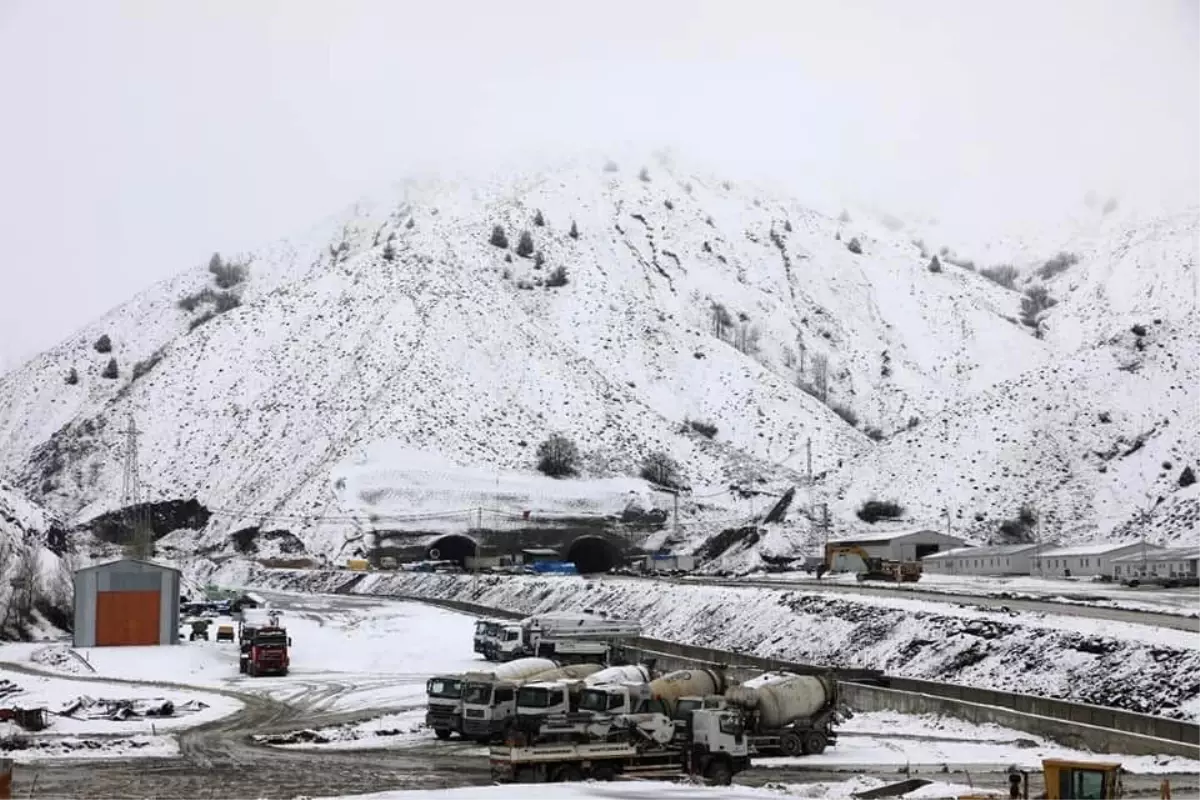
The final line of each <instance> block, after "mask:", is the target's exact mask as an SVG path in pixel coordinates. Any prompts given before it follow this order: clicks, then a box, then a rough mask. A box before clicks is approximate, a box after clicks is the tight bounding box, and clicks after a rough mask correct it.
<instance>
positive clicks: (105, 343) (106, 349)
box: [92, 333, 112, 353]
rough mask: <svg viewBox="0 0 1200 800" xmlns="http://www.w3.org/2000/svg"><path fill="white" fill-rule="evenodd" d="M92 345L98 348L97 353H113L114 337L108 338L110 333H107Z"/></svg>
mask: <svg viewBox="0 0 1200 800" xmlns="http://www.w3.org/2000/svg"><path fill="white" fill-rule="evenodd" d="M92 347H94V348H96V352H97V353H111V352H112V339H110V338H108V334H107V333H106V334H104V335H102V336H101V337H100V338H99V339H97V340H96V343H95V344H94V345H92Z"/></svg>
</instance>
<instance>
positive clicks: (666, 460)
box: [642, 450, 682, 489]
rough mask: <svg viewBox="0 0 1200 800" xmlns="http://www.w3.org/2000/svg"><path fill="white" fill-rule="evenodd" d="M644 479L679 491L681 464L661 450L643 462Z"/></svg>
mask: <svg viewBox="0 0 1200 800" xmlns="http://www.w3.org/2000/svg"><path fill="white" fill-rule="evenodd" d="M642 477H643V478H645V479H646V480H648V481H650V482H651V483H655V484H658V485H659V486H666V487H667V488H668V489H679V488H682V485H681V483H680V480H679V462H677V461H676V460H675V459H673V458H671V457H670V456H669V455H667V454H666V453H664V452H662V451H661V450H656V451H654V452H653V453H650V454H649V455H647V456H646V458H645V459H643V460H642Z"/></svg>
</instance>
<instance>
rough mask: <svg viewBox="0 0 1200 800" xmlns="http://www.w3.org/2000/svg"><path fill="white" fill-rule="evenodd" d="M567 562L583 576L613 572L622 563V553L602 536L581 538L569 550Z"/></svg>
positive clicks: (572, 543)
mask: <svg viewBox="0 0 1200 800" xmlns="http://www.w3.org/2000/svg"><path fill="white" fill-rule="evenodd" d="M567 561H570V562H571V563H573V564H574V565H575V569H577V570H578V571H579V573H580V574H581V575H588V574H594V573H598V572H612V571H613V569H614V568H615V567H616V566H617V565H618V564H619V563H620V562H621V551H620V550H619V549H618V548H617V546H616V545H614V544H613V543H612V542H610V541H608V540H607V539H605V538H603V537H601V536H580V537H579V538H578V539H576V540H575V541H573V542H571V546H570V547H569V548H567Z"/></svg>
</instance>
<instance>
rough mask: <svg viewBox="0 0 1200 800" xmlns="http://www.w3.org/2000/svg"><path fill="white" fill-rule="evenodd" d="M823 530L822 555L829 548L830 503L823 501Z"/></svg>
mask: <svg viewBox="0 0 1200 800" xmlns="http://www.w3.org/2000/svg"><path fill="white" fill-rule="evenodd" d="M821 532H822V533H823V534H824V539H825V542H824V546H823V547H822V548H821V556H822V557H824V555H825V553H826V552H828V550H829V503H821Z"/></svg>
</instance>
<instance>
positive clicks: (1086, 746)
mask: <svg viewBox="0 0 1200 800" xmlns="http://www.w3.org/2000/svg"><path fill="white" fill-rule="evenodd" d="M840 689H841V695H842V700H843V701H844V702H845V703H846V704H847V705H848V706H850V707H851V708H852V709H854V710H856V711H897V712H900V713H902V714H937V715H939V716H947V717H956V718H958V719H964V720H967V721H968V722H972V723H975V724H976V725H984V724H988V723H991V724H994V725H1001V726H1003V727H1005V728H1011V729H1013V730H1018V731H1023V732H1025V733H1030V734H1033V735H1035V736H1039V737H1042V738H1044V739H1049V740H1051V741H1054V742H1058V743H1059V744H1061V745H1064V746H1066V747H1071V748H1074V749H1076V750H1090V751H1092V752H1094V753H1122V754H1126V755H1147V756H1157V755H1175V756H1184V757H1186V758H1196V757H1197V756H1198V755H1200V752H1198V751H1197V748H1196V747H1194V746H1192V745H1189V744H1186V743H1184V742H1175V741H1171V740H1169V739H1156V738H1154V737H1151V736H1143V735H1141V734H1138V733H1131V732H1128V731H1122V730H1114V729H1112V728H1103V727H1100V726H1098V725H1089V724H1086V723H1083V722H1074V721H1071V720H1066V719H1057V718H1054V717H1043V716H1039V715H1037V714H1029V713H1025V712H1021V711H1014V710H1013V709H1011V708H1004V707H1001V706H994V705H984V704H982V703H972V702H969V701H966V700H961V699H953V698H949V697H939V696H936V695H931V694H923V693H921V692H913V691H906V690H902V689H887V688H884V687H882V686H866V685H863V684H859V683H842V684H841V687H840Z"/></svg>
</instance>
